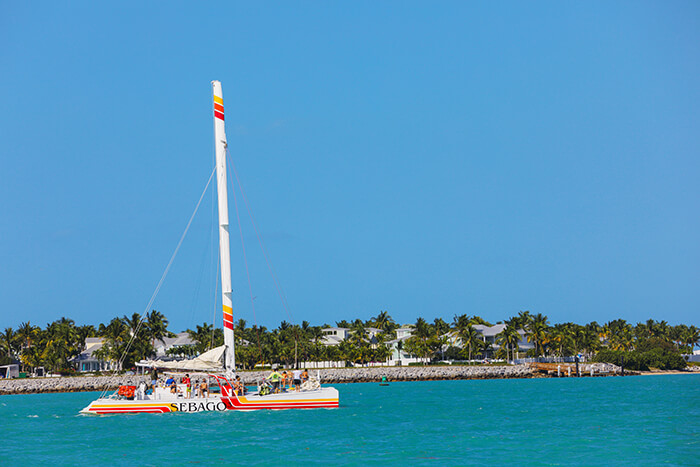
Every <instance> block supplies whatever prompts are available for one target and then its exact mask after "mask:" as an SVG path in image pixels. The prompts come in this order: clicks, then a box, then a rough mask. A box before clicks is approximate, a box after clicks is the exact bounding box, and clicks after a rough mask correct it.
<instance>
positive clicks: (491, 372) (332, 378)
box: [240, 365, 539, 385]
mask: <svg viewBox="0 0 700 467" xmlns="http://www.w3.org/2000/svg"><path fill="white" fill-rule="evenodd" d="M316 371H317V370H309V373H310V374H311V376H315V375H316ZM318 371H319V372H320V374H321V381H322V382H323V383H325V384H333V383H367V382H376V381H379V380H380V379H381V378H382V376H386V378H387V379H388V380H389V381H430V380H448V379H503V378H532V377H536V376H539V375H538V374H537V372H536V371H534V370H533V369H532V368H530V367H528V366H526V365H516V366H457V365H455V366H410V367H367V368H329V369H323V370H318ZM269 373H270V372H269V371H267V372H260V371H247V372H242V373H240V376H241V379H242V380H243V382H244V383H245V384H248V385H252V384H256V383H257V381H259V380H260V379H262V377H263V376H267V375H268V374H269Z"/></svg>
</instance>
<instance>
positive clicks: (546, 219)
mask: <svg viewBox="0 0 700 467" xmlns="http://www.w3.org/2000/svg"><path fill="white" fill-rule="evenodd" d="M0 43H2V47H0V63H2V73H0V102H1V103H2V111H0V177H1V179H2V183H0V201H1V202H0V258H1V262H0V264H1V266H0V307H2V312H1V313H0V327H2V328H4V327H7V326H12V327H17V326H18V325H19V324H20V323H21V322H23V321H28V320H29V321H31V322H32V323H33V324H37V325H41V326H45V325H46V323H48V322H51V321H53V320H55V319H59V318H60V317H62V316H67V317H70V318H72V319H74V320H75V321H76V322H78V323H79V324H98V323H100V322H106V321H108V320H110V319H111V318H113V317H115V316H123V315H131V314H132V313H134V312H138V313H141V312H143V311H144V309H145V307H146V305H147V304H148V301H149V298H150V296H151V294H152V292H153V290H154V289H155V287H156V284H157V283H158V280H159V278H160V275H161V273H162V271H163V270H164V268H165V266H166V264H167V262H168V260H169V258H170V255H171V254H172V252H173V250H174V248H175V246H176V244H177V242H178V239H179V237H180V235H181V233H182V231H183V229H184V227H185V225H186V223H187V220H188V218H189V216H190V214H191V212H192V210H193V208H194V206H195V203H196V202H197V199H198V197H199V195H200V193H201V191H202V189H203V188H204V185H205V183H206V181H207V178H208V177H209V174H210V172H211V169H212V167H213V161H212V157H213V156H212V154H213V135H212V115H211V89H210V81H211V80H213V79H218V80H220V81H221V82H222V83H223V88H224V101H225V107H226V124H227V135H228V140H229V149H230V151H231V156H232V158H233V160H234V162H235V164H236V167H237V169H238V172H239V173H240V175H241V179H242V183H243V186H244V188H245V190H246V193H247V195H248V198H249V200H250V203H251V206H252V208H253V213H254V215H255V218H256V220H257V222H258V226H259V228H260V231H261V232H262V235H263V238H264V241H265V244H266V246H267V248H268V251H269V254H270V257H271V259H272V264H273V266H274V268H275V270H276V272H277V275H278V277H279V280H280V283H281V284H282V287H283V289H284V293H285V295H286V297H287V299H288V302H289V305H290V310H291V315H289V314H288V313H287V312H286V311H285V310H284V309H283V307H282V305H281V302H280V300H279V298H278V297H277V293H276V291H275V288H274V286H273V282H272V280H271V278H270V275H269V273H268V272H267V268H266V266H265V262H264V259H263V257H262V255H261V254H260V249H259V248H258V246H257V241H256V238H255V234H254V231H253V230H252V228H251V227H250V222H249V221H246V219H245V218H243V228H244V236H243V238H244V240H245V242H246V247H247V253H248V261H249V268H250V274H251V279H252V284H253V294H254V296H255V297H256V298H255V300H254V303H255V310H256V311H255V313H253V311H252V307H251V299H250V294H249V292H248V285H247V279H246V273H245V266H244V264H243V260H242V253H241V249H240V243H241V242H240V237H239V236H238V234H237V227H236V225H235V212H234V207H233V203H231V219H232V229H231V231H232V237H231V245H232V260H233V283H234V284H233V287H234V293H235V298H234V314H235V317H236V318H244V319H246V320H247V321H248V323H249V324H253V323H258V324H262V325H265V326H268V327H274V326H276V325H278V324H279V322H280V321H281V320H283V319H286V320H288V321H289V320H291V321H294V322H301V321H302V320H307V321H310V322H311V323H312V324H322V323H330V324H333V323H334V322H335V321H338V320H341V319H348V320H349V319H353V318H356V317H359V318H363V319H367V318H369V317H371V316H374V315H376V314H377V313H378V312H379V311H380V310H387V311H388V312H389V313H390V314H391V315H392V316H393V317H394V318H395V319H396V320H397V321H398V322H401V323H408V322H415V320H416V318H417V317H418V316H422V317H424V318H426V319H429V320H432V319H434V318H435V317H443V318H444V319H446V320H448V321H450V320H451V319H452V317H453V316H454V315H455V314H462V313H467V314H470V315H473V314H477V315H480V316H482V317H484V318H486V319H487V320H491V321H498V320H502V319H504V318H508V317H510V316H513V315H515V314H517V313H518V311H520V310H530V311H532V312H534V313H543V314H546V315H548V316H549V318H550V321H552V322H565V321H574V322H578V323H585V322H589V321H592V320H596V321H599V322H605V321H607V320H610V319H615V318H624V319H627V320H628V321H631V322H637V321H643V320H646V319H648V318H654V319H657V320H661V319H664V320H667V321H669V322H670V323H672V324H677V323H686V324H696V325H700V322H699V321H698V316H700V313H699V305H700V287H699V286H698V284H700V246H699V245H700V242H698V238H699V235H700V222H699V220H698V219H699V216H698V213H699V212H700V209H699V208H700V206H699V200H700V183H698V180H700V157H699V156H700V117H699V114H698V109H699V108H700V79H698V76H700V5H699V4H698V3H697V2H692V1H689V2H680V1H678V2H563V3H562V2H535V3H532V2H523V3H519V2H437V3H435V2H405V1H401V2H398V1H397V2H389V1H386V2H351V3H349V2H344V3H343V2H301V3H293V4H292V3H285V4H277V3H274V4H273V3H270V4H266V5H260V4H258V3H256V2H250V3H240V2H235V3H234V2H222V3H221V4H219V5H217V6H213V5H210V4H207V5H206V6H204V4H202V5H201V6H200V5H199V4H197V3H191V2H147V3H145V4H144V3H143V2H120V3H116V4H106V3H105V4H103V3H102V2H78V3H76V2H68V3H63V2H60V3H56V2H43V3H38V2H32V3H30V2H2V3H0ZM211 220H212V196H211V193H207V195H206V196H205V201H204V203H203V205H202V208H201V210H200V213H199V215H198V217H197V218H196V220H195V222H194V224H193V226H192V228H191V231H190V233H189V235H188V238H187V239H186V241H185V243H184V245H183V247H182V250H181V252H180V254H179V255H178V257H177V258H176V260H175V263H174V265H173V267H172V270H171V272H170V274H169V275H168V278H167V281H166V283H165V285H164V286H163V288H162V290H161V292H160V294H159V295H158V297H157V299H156V301H155V304H154V308H156V309H158V310H159V311H161V312H163V313H164V314H165V315H166V316H167V317H168V318H169V320H170V322H171V330H175V331H179V330H183V329H185V328H188V327H194V326H195V325H196V324H199V323H202V322H204V321H211V319H212V315H213V314H215V313H214V310H218V305H214V304H213V302H214V298H215V297H216V296H217V293H218V290H219V289H217V286H216V285H215V282H214V280H213V276H215V274H216V267H215V266H214V267H213V268H212V263H213V262H212V230H211ZM215 245H216V241H215V242H214V246H215ZM213 254H214V255H215V254H216V253H213ZM217 299H218V297H217ZM215 315H216V320H217V323H218V324H219V325H220V322H221V318H220V316H219V315H218V313H216V314H215Z"/></svg>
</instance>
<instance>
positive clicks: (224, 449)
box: [0, 375, 700, 466]
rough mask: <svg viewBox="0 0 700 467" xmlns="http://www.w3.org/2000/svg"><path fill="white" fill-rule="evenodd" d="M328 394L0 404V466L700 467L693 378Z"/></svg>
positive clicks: (348, 388)
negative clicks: (215, 406) (261, 399)
mask: <svg viewBox="0 0 700 467" xmlns="http://www.w3.org/2000/svg"><path fill="white" fill-rule="evenodd" d="M336 387H337V388H338V390H339V391H340V403H341V407H340V408H338V409H318V410H290V411H257V412H230V413H219V412H214V413H198V414H186V413H172V414H162V415H152V414H141V415H112V416H86V415H78V411H79V410H80V409H82V408H83V407H84V406H86V405H87V404H88V403H89V402H90V401H91V400H92V399H94V398H95V397H97V395H98V393H73V394H37V395H22V396H0V465H38V464H49V465H52V466H54V465H102V466H104V465H110V466H111V465H129V466H131V465H190V464H203V465H219V464H233V463H236V464H240V465H245V464H256V463H261V464H274V465H300V464H331V463H332V464H341V465H360V464H371V465H398V464H407V465H408V464H410V465H475V464H493V465H504V464H510V465H700V375H680V376H671V375H668V376H666V375H665V376H639V377H625V378H619V377H617V378H581V379H575V378H562V379H523V380H473V381H426V382H409V383H391V384H390V386H388V387H380V386H379V385H378V384H376V383H365V384H344V385H343V384H339V385H336Z"/></svg>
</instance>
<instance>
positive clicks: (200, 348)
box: [186, 323, 214, 353]
mask: <svg viewBox="0 0 700 467" xmlns="http://www.w3.org/2000/svg"><path fill="white" fill-rule="evenodd" d="M186 332H187V334H189V335H190V339H192V340H193V341H195V342H196V343H197V344H196V345H195V348H196V349H197V352H199V353H204V352H206V351H207V350H209V349H210V348H211V345H212V341H213V339H214V325H212V324H208V323H202V325H201V326H200V325H197V329H196V331H192V330H191V329H188V330H187V331H186Z"/></svg>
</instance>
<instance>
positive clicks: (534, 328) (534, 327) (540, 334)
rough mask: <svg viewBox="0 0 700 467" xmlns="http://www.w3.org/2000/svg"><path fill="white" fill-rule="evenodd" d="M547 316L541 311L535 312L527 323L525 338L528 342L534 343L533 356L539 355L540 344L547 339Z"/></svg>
mask: <svg viewBox="0 0 700 467" xmlns="http://www.w3.org/2000/svg"><path fill="white" fill-rule="evenodd" d="M548 324H549V323H548V320H547V317H546V316H544V315H542V314H541V313H537V314H536V315H534V316H532V317H531V319H530V322H529V323H528V325H527V328H526V330H527V340H528V342H534V343H535V357H536V358H537V357H539V356H540V351H542V346H543V345H544V344H545V343H546V341H547V340H548V333H547V330H548V328H549V326H548Z"/></svg>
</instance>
